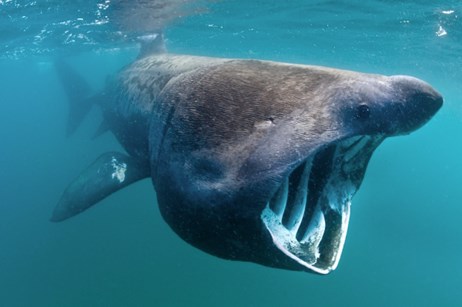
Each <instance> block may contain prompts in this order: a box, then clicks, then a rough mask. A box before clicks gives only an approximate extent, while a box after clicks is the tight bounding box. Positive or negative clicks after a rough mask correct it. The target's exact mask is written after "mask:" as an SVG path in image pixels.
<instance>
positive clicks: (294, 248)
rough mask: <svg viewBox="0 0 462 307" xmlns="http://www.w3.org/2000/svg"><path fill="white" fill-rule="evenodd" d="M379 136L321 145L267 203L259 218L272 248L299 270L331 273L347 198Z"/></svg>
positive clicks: (341, 241) (338, 251) (344, 228)
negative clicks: (294, 263) (266, 231)
mask: <svg viewBox="0 0 462 307" xmlns="http://www.w3.org/2000/svg"><path fill="white" fill-rule="evenodd" d="M384 138H385V137H384V136H383V135H373V136H371V135H361V136H355V137H350V138H346V139H343V140H340V141H336V142H333V143H330V144H327V145H326V146H323V147H322V148H320V149H319V150H317V151H316V152H315V153H313V154H311V155H310V156H308V157H307V158H306V159H305V160H304V161H303V162H302V163H300V164H299V165H298V166H297V167H296V168H295V169H294V170H293V171H292V172H291V173H290V174H289V175H288V176H287V177H286V178H285V179H284V181H283V182H282V184H281V185H280V187H279V188H278V190H277V191H276V193H274V195H273V196H272V197H271V199H270V200H269V201H268V203H267V205H266V207H265V208H264V209H263V211H262V212H261V215H260V218H261V220H262V221H263V224H264V225H265V227H266V229H267V230H268V231H269V233H270V235H271V237H272V239H273V244H274V245H275V246H276V247H277V248H278V249H279V250H280V251H281V252H282V253H284V254H285V255H286V256H287V257H289V258H291V259H292V260H293V261H295V262H296V263H298V264H299V265H300V266H301V269H302V270H307V271H312V272H315V273H319V274H328V273H329V272H331V271H333V270H335V269H336V267H337V265H338V263H339V260H340V257H341V254H342V250H343V245H344V243H345V238H346V234H347V230H348V222H349V218H350V204H351V198H352V197H353V195H354V194H355V193H356V192H357V190H358V189H359V186H360V185H361V181H362V179H363V177H364V173H365V171H366V168H367V164H368V162H369V159H370V157H371V155H372V153H373V151H374V150H375V148H377V146H378V145H379V144H380V143H381V142H382V141H383V139H384Z"/></svg>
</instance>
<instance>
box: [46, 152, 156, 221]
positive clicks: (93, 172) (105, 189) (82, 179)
mask: <svg viewBox="0 0 462 307" xmlns="http://www.w3.org/2000/svg"><path fill="white" fill-rule="evenodd" d="M149 174H150V168H149V166H148V165H146V163H143V162H141V161H139V160H137V159H135V158H133V157H130V156H127V155H125V154H122V153H118V152H108V153H105V154H103V155H102V156H100V157H99V158H98V159H96V161H95V162H93V163H92V164H91V165H90V166H89V167H88V168H87V169H85V170H84V171H83V172H82V173H80V175H79V176H78V177H77V178H76V179H75V180H74V181H73V182H72V183H71V184H70V185H69V186H68V187H67V189H66V190H65V191H64V193H63V195H62V197H61V200H60V201H59V203H58V205H57V206H56V207H55V209H54V211H53V215H52V217H51V221H52V222H60V221H63V220H65V219H68V218H70V217H72V216H74V215H76V214H79V213H80V212H82V211H84V210H86V209H88V208H90V207H91V206H93V205H94V204H96V203H97V202H99V201H100V200H102V199H104V198H105V197H107V196H109V195H110V194H112V193H114V192H116V191H118V190H120V189H122V188H124V187H126V186H128V185H129V184H131V183H133V182H136V181H138V180H141V179H143V178H146V177H148V176H149Z"/></svg>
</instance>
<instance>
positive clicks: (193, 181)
mask: <svg viewBox="0 0 462 307" xmlns="http://www.w3.org/2000/svg"><path fill="white" fill-rule="evenodd" d="M58 68H59V71H60V73H61V75H62V76H63V77H65V75H68V74H71V73H70V71H69V70H68V69H67V68H66V66H65V65H60V66H59V67H58ZM97 100H98V101H99V104H100V106H101V108H102V110H103V114H104V118H105V125H104V127H106V128H108V129H109V130H111V131H112V132H113V133H114V134H115V135H116V137H117V139H118V140H119V142H120V143H121V144H122V145H123V146H124V148H125V149H126V151H127V153H128V155H125V154H120V153H108V154H105V155H103V156H101V157H100V158H99V159H98V160H97V161H95V163H94V164H92V165H91V166H90V167H89V168H88V169H87V170H85V171H84V172H82V174H81V175H80V177H79V178H78V179H77V180H76V181H74V182H73V183H72V184H71V185H70V186H69V188H68V189H67V190H66V192H65V193H64V195H63V198H62V199H61V201H60V203H59V204H58V206H57V207H56V209H55V211H54V214H53V217H52V220H54V221H60V220H64V219H66V218H68V217H71V216H73V215H75V214H77V213H79V212H81V211H83V210H85V209H87V208H88V207H90V206H91V205H93V204H95V203H96V202H97V201H99V200H101V199H102V198H104V197H106V196H107V195H109V194H111V193H112V192H114V191H116V190H118V189H120V188H122V187H124V186H126V185H128V184H130V183H132V182H134V181H137V180H139V179H142V178H146V177H150V178H152V181H153V184H154V187H155V189H156V192H157V199H158V203H159V206H160V210H161V213H162V215H163V217H164V219H165V220H166V221H167V223H168V224H169V225H170V226H171V227H172V229H173V230H174V231H175V232H176V233H177V234H178V235H179V236H181V237H182V238H183V239H184V240H185V241H187V242H189V243H190V244H192V245H194V246H196V247H198V248H200V249H202V250H204V251H206V252H208V253H210V254H213V255H216V256H219V257H222V258H226V259H235V260H244V261H253V262H256V263H260V264H263V265H267V266H272V267H278V268H285V269H292V270H304V271H311V272H316V273H321V274H326V273H328V272H330V271H331V270H333V269H335V268H336V266H337V264H338V261H339V259H340V255H341V251H342V248H343V244H344V241H345V236H346V231H347V226H348V219H349V210H350V200H351V198H352V196H353V195H354V194H355V192H356V191H357V189H358V188H359V186H360V184H361V181H362V178H363V175H364V172H365V170H366V166H367V163H368V161H369V158H370V156H371V155H372V152H373V151H374V149H375V148H376V147H377V146H378V145H379V144H380V143H381V142H382V141H383V139H384V138H386V137H388V136H394V135H400V134H408V133H410V132H412V131H413V130H415V129H417V128H419V127H420V126H422V125H423V124H424V123H425V122H427V121H428V120H429V119H430V118H431V117H432V116H433V115H434V114H435V113H436V111H437V110H438V109H439V108H440V106H441V104H442V98H441V96H440V95H439V94H438V93H437V92H436V91H435V90H434V89H432V88H431V87H430V86H429V85H428V84H426V83H424V82H423V81H420V80H418V79H415V78H412V77H405V76H391V77H386V76H380V75H371V74H362V73H357V72H351V71H344V70H337V69H331V68H326V67H317V66H305V65H294V64H284V63H276V62H269V61H258V60H238V59H219V58H208V57H195V56H184V55H172V54H165V53H154V54H151V55H147V56H144V57H141V58H140V59H138V60H137V61H135V62H134V63H132V64H131V65H129V66H127V67H126V68H125V69H124V70H122V71H121V72H120V73H119V74H118V75H117V76H116V77H114V78H113V79H112V80H111V81H110V82H108V86H107V88H106V89H105V90H104V92H102V93H101V94H100V95H98V99H97Z"/></svg>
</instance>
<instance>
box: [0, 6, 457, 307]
mask: <svg viewBox="0 0 462 307" xmlns="http://www.w3.org/2000/svg"><path fill="white" fill-rule="evenodd" d="M150 2H151V3H153V2H156V1H141V0H138V1H133V2H130V1H125V2H124V1H123V0H118V1H112V2H111V1H90V0H88V1H83V0H81V1H56V0H55V1H50V0H49V1H46V0H38V1H13V0H3V1H2V0H0V306H462V291H461V289H462V265H461V258H462V227H461V225H462V221H461V220H462V206H461V205H462V137H461V133H462V101H461V97H462V87H461V83H462V3H461V2H460V1H416V0H414V1H395V0H393V1H392V0H390V1H385V0H374V1H346V0H345V1H303V0H294V1H287V2H282V1H244V0H230V1H213V2H212V1H211V2H201V3H200V4H197V3H196V4H195V5H197V6H195V7H194V8H190V9H189V10H188V11H187V13H184V12H183V11H182V12H179V11H175V10H173V11H172V13H171V16H173V18H172V20H168V26H167V27H166V28H165V29H164V34H165V37H166V39H167V47H168V49H169V51H170V52H174V53H184V54H194V55H206V56H217V57H238V58H258V59H268V60H276V61H283V62H293V63H303V64H315V65H324V66H332V67H337V68H343V69H349V70H357V71H363V72H371V73H379V74H408V75H413V76H416V77H418V78H421V79H424V80H426V81H427V82H429V83H430V84H432V85H433V86H434V87H435V88H436V89H438V90H439V91H440V92H441V93H442V95H443V96H444V98H445V104H444V106H443V108H442V109H441V110H440V112H439V113H438V114H437V115H436V116H435V118H433V119H432V120H431V121H430V122H429V123H428V124H427V125H425V126H424V127H423V128H421V129H419V130H418V131H416V132H415V133H413V134H411V135H409V136H401V137H396V138H390V139H387V140H386V141H385V142H384V143H383V144H382V145H381V146H380V147H379V148H378V149H377V150H376V151H375V154H374V156H373V157H372V160H371V162H370V164H369V167H368V170H367V172H366V176H365V179H364V182H363V184H362V187H361V189H360V190H359V192H358V193H357V194H356V196H355V197H354V198H353V205H352V215H351V220H350V226H349V234H348V237H347V241H346V244H345V248H344V251H343V256H342V259H341V260H340V264H339V266H338V268H337V270H336V271H334V272H333V273H331V274H330V275H327V276H318V275H313V274H308V273H303V272H291V271H284V270H278V269H271V268H267V267H262V266H259V265H256V264H253V263H243V262H232V261H225V260H222V259H218V258H215V257H213V256H210V255H207V254H205V253H203V252H201V251H199V250H197V249H195V248H193V247H191V246H189V245H188V244H186V243H185V242H183V241H182V240H181V239H180V238H179V237H177V236H176V235H175V234H174V233H173V232H172V231H171V230H170V228H169V227H168V225H167V224H166V223H165V222H164V221H163V220H162V218H161V216H160V214H159V210H158V208H157V203H156V198H155V191H154V189H153V188H152V184H151V182H150V180H143V181H141V182H138V183H136V184H134V185H132V186H129V187H127V188H125V189H123V190H121V191H119V192H117V193H115V194H113V195H111V196H110V197H108V198H106V199H105V200H103V201H102V202H101V203H100V204H98V205H97V206H95V207H94V208H92V209H90V210H89V211H87V212H85V213H83V214H81V215H79V216H77V217H75V218H73V219H70V220H67V221H65V222H62V223H51V222H49V218H50V216H51V212H52V210H53V208H54V206H55V204H56V203H57V201H58V200H59V198H60V196H61V194H62V192H63V191H64V189H65V188H66V186H67V184H68V183H69V182H70V181H71V180H73V179H74V178H75V177H76V176H77V175H78V173H79V172H80V171H81V170H82V169H83V168H84V167H86V166H87V165H89V164H90V163H91V162H93V161H94V159H95V158H96V157H97V156H98V155H100V154H101V153H103V152H106V151H110V150H121V148H120V145H118V143H117V142H116V140H115V139H114V137H113V136H112V135H111V134H109V133H108V134H104V135H102V136H100V137H98V138H97V139H92V136H93V134H94V132H95V131H96V130H97V128H98V126H99V122H100V119H101V115H100V113H99V112H98V110H96V109H95V110H93V111H92V112H91V114H90V115H89V116H88V117H87V118H86V119H85V121H84V123H83V124H82V125H81V127H80V128H79V130H78V131H77V133H76V134H75V135H73V136H72V137H69V138H67V137H66V136H65V127H66V121H67V116H68V104H67V98H66V96H65V93H64V90H63V88H62V87H61V84H60V82H59V80H58V77H57V75H56V72H55V70H54V68H53V60H54V59H55V58H56V57H65V58H66V60H67V61H68V62H70V63H71V64H72V65H73V67H76V68H77V69H78V71H79V73H81V74H82V76H84V78H85V79H86V80H88V82H89V83H90V84H91V85H92V87H93V88H94V89H95V91H97V90H99V89H102V88H103V86H104V82H105V80H106V78H107V76H108V75H110V74H113V73H115V72H117V70H119V69H120V68H122V67H123V65H125V64H127V63H130V62H131V61H133V60H134V59H135V58H136V56H137V49H136V46H135V44H134V40H135V39H134V37H135V36H136V35H139V34H140V33H143V31H144V30H145V29H139V28H137V29H134V30H132V31H127V32H126V33H123V32H121V30H120V28H117V27H122V28H123V27H126V25H124V24H119V23H117V22H116V20H117V16H120V15H119V14H120V13H121V11H118V10H117V9H116V8H115V7H116V5H117V4H119V5H121V7H123V8H124V10H126V8H127V6H128V7H130V6H131V5H133V6H135V5H147V3H150ZM176 2H187V1H176ZM124 3H125V4H124ZM190 4H191V3H189V2H188V5H190ZM111 5H114V7H111ZM180 15H181V16H182V18H176V17H178V16H180ZM128 20H129V21H130V19H128ZM136 20H137V19H136V18H134V19H132V20H131V22H133V23H134V22H135V21H136ZM140 20H144V19H143V18H138V21H140ZM166 22H167V21H166ZM131 35H132V36H131Z"/></svg>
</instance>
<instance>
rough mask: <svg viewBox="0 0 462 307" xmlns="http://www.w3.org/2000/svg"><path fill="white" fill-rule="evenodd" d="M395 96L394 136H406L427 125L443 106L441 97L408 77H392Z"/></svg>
mask: <svg viewBox="0 0 462 307" xmlns="http://www.w3.org/2000/svg"><path fill="white" fill-rule="evenodd" d="M390 78H391V82H392V85H393V91H394V93H395V95H396V101H395V105H394V111H395V112H396V114H395V116H396V117H395V118H396V122H397V123H399V124H398V125H396V128H397V129H396V131H395V132H396V134H408V133H410V132H412V131H414V130H416V129H418V128H420V127H421V126H423V125H424V124H425V123H427V122H428V121H429V120H430V118H432V117H433V115H435V114H436V112H437V111H438V110H439V109H440V108H441V106H442V105H443V97H442V96H441V94H440V93H438V92H437V91H436V90H435V89H434V88H433V87H431V86H430V85H429V84H427V83H426V82H424V81H422V80H420V79H417V78H414V77H409V76H392V77H390Z"/></svg>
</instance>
